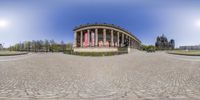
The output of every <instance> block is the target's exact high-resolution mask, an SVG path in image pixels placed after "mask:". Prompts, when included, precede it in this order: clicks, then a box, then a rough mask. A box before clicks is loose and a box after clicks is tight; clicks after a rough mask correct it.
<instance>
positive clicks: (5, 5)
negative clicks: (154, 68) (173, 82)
mask: <svg viewBox="0 0 200 100" xmlns="http://www.w3.org/2000/svg"><path fill="white" fill-rule="evenodd" d="M2 22H5V23H6V25H3V27H1V23H2ZM95 22H99V23H110V24H116V25H118V26H121V27H123V28H125V29H127V30H128V31H130V32H132V33H133V34H134V35H135V36H136V37H138V38H139V39H140V40H141V41H142V43H143V44H153V45H154V43H155V39H156V37H157V36H158V35H161V34H165V35H166V36H167V37H168V38H169V39H171V38H173V39H175V42H176V47H178V46H180V45H197V44H200V0H0V43H3V44H4V45H5V46H10V45H13V44H15V43H17V42H20V41H21V42H23V41H26V40H40V39H42V40H44V39H54V40H56V41H57V42H60V41H61V40H63V41H65V42H73V31H72V30H73V28H74V27H75V26H77V25H80V24H85V23H95Z"/></svg>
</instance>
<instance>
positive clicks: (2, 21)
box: [0, 20, 8, 28]
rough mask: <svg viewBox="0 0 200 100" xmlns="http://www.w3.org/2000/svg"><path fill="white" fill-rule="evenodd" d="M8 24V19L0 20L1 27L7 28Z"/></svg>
mask: <svg viewBox="0 0 200 100" xmlns="http://www.w3.org/2000/svg"><path fill="white" fill-rule="evenodd" d="M7 26H8V21H6V20H0V28H6V27H7Z"/></svg>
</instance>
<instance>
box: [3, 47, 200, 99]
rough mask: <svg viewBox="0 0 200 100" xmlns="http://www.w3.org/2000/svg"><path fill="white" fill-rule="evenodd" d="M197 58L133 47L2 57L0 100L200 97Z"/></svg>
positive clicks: (199, 67) (199, 72)
mask: <svg viewBox="0 0 200 100" xmlns="http://www.w3.org/2000/svg"><path fill="white" fill-rule="evenodd" d="M199 59H200V58H199ZM199 59H198V58H192V57H187V58H186V57H183V56H175V55H170V54H166V53H164V52H156V53H146V52H141V51H136V50H134V51H132V52H131V53H129V54H124V55H116V56H106V57H83V56H73V55H67V54H62V53H36V54H34V53H33V54H28V55H23V56H18V57H16V56H14V57H12V56H11V57H0V100H1V99H11V100H15V99H18V100H35V99H37V100H54V99H55V100H68V99H69V100H200V60H199Z"/></svg>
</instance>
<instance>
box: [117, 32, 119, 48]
mask: <svg viewBox="0 0 200 100" xmlns="http://www.w3.org/2000/svg"><path fill="white" fill-rule="evenodd" d="M117 46H118V47H119V32H117Z"/></svg>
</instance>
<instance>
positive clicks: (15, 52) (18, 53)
mask: <svg viewBox="0 0 200 100" xmlns="http://www.w3.org/2000/svg"><path fill="white" fill-rule="evenodd" d="M23 54H27V52H17V51H0V56H14V55H23Z"/></svg>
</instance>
